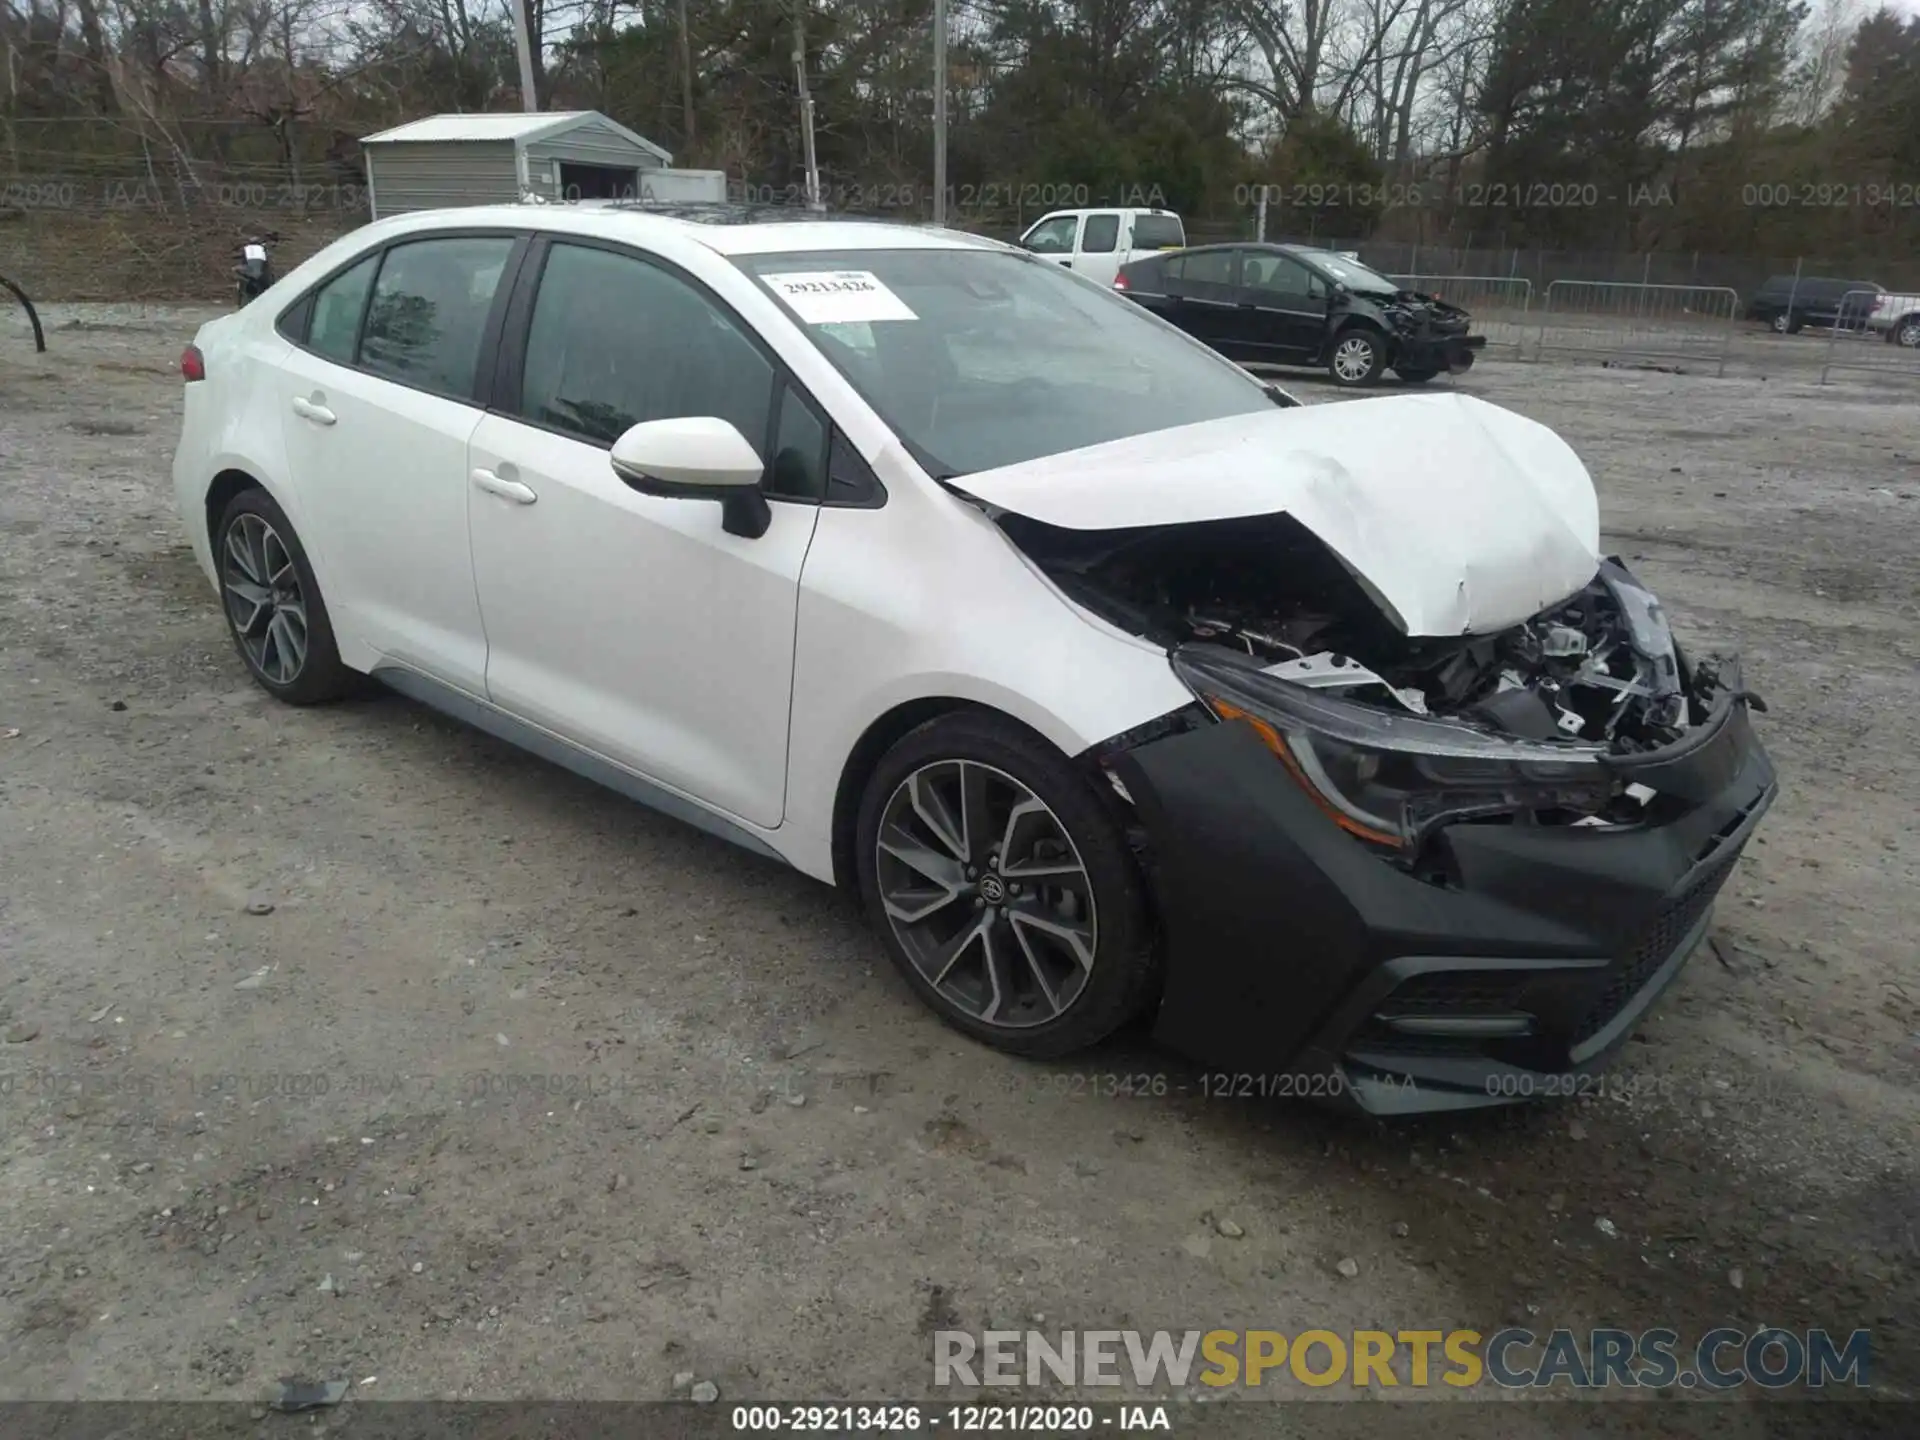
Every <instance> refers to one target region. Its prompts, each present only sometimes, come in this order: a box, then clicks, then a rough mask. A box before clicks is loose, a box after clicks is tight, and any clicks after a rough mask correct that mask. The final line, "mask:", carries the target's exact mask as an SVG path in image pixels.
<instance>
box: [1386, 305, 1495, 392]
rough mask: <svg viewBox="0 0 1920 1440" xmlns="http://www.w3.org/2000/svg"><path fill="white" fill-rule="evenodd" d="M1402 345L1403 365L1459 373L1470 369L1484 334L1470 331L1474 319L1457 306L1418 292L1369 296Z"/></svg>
mask: <svg viewBox="0 0 1920 1440" xmlns="http://www.w3.org/2000/svg"><path fill="white" fill-rule="evenodd" d="M1368 298H1369V299H1370V300H1371V301H1372V303H1373V305H1374V307H1375V308H1376V309H1377V310H1378V311H1379V313H1380V318H1381V319H1383V320H1385V321H1386V323H1387V325H1388V327H1389V328H1390V329H1391V330H1392V331H1393V333H1394V336H1395V338H1396V339H1397V341H1398V342H1399V344H1398V347H1397V353H1398V356H1399V359H1400V361H1401V363H1403V364H1407V365H1411V366H1414V367H1416V368H1422V369H1427V368H1430V369H1435V370H1448V371H1453V372H1459V371H1462V370H1468V369H1471V368H1472V366H1473V362H1474V357H1475V353H1476V352H1477V351H1479V350H1480V349H1482V348H1484V347H1485V345H1486V343H1487V340H1486V337H1485V336H1484V335H1472V334H1469V333H1468V332H1469V331H1470V330H1471V329H1472V326H1473V317H1472V316H1471V315H1469V314H1468V313H1467V312H1466V311H1465V310H1463V309H1461V308H1460V307H1459V306H1458V305H1453V304H1450V303H1448V302H1447V301H1445V300H1442V299H1441V298H1440V297H1439V296H1437V295H1428V294H1426V293H1424V292H1422V291H1418V290H1397V291H1395V292H1394V293H1393V294H1392V295H1371V296H1369V297H1368Z"/></svg>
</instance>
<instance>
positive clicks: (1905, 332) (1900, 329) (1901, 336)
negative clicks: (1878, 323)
mask: <svg viewBox="0 0 1920 1440" xmlns="http://www.w3.org/2000/svg"><path fill="white" fill-rule="evenodd" d="M1887 338H1888V339H1889V340H1891V341H1892V342H1893V343H1894V344H1896V345H1898V346H1900V347H1902V348H1903V349H1907V350H1920V315H1908V316H1907V317H1905V318H1904V319H1903V320H1901V321H1900V323H1899V324H1898V325H1895V326H1894V327H1893V329H1891V330H1889V331H1888V332H1887Z"/></svg>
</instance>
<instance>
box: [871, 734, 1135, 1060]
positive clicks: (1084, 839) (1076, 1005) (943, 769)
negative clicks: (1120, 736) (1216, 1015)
mask: <svg viewBox="0 0 1920 1440" xmlns="http://www.w3.org/2000/svg"><path fill="white" fill-rule="evenodd" d="M967 766H973V767H978V768H977V769H976V770H975V771H973V772H972V773H974V774H978V773H980V771H981V770H984V771H985V772H987V773H988V774H990V775H997V777H998V778H997V779H995V780H994V782H993V783H994V784H996V785H1000V784H1002V782H1008V781H1010V782H1013V783H1014V784H1016V785H1017V786H1018V787H1024V789H1025V790H1026V791H1028V792H1030V795H1031V797H1033V798H1037V799H1038V800H1040V801H1041V802H1043V803H1044V806H1045V808H1046V811H1047V812H1048V814H1047V815H1046V816H1045V817H1044V819H1045V822H1046V823H1047V824H1048V825H1049V826H1051V825H1057V826H1058V829H1059V831H1060V832H1061V833H1062V834H1063V835H1064V837H1065V839H1066V840H1067V842H1069V844H1070V847H1071V853H1070V856H1069V857H1067V858H1070V859H1071V860H1073V861H1077V862H1078V865H1079V869H1080V874H1081V875H1082V876H1083V878H1084V882H1085V884H1086V886H1087V887H1088V889H1089V892H1090V894H1091V897H1092V905H1091V913H1090V914H1088V915H1086V916H1085V924H1086V928H1087V930H1088V931H1089V932H1090V933H1091V935H1092V938H1093V943H1092V945H1091V946H1090V947H1089V948H1090V950H1091V954H1092V961H1091V963H1090V964H1088V963H1086V962H1084V961H1083V962H1081V963H1080V966H1079V967H1078V968H1077V969H1075V968H1073V967H1069V975H1068V979H1069V981H1070V982H1071V984H1073V985H1077V990H1076V991H1075V993H1073V994H1072V997H1071V999H1069V1000H1067V1001H1066V1002H1065V1003H1064V1005H1059V1004H1058V1002H1057V1001H1056V999H1055V993H1056V991H1058V992H1059V994H1061V995H1065V994H1066V993H1067V988H1068V987H1067V986H1066V985H1062V984H1059V983H1058V977H1057V976H1056V983H1055V984H1054V985H1052V986H1049V985H1048V983H1047V980H1046V978H1045V975H1044V973H1043V972H1044V968H1045V967H1044V966H1043V963H1042V960H1043V959H1044V958H1048V957H1044V956H1043V957H1041V958H1036V957H1035V953H1034V952H1035V947H1034V946H1033V945H1032V944H1031V942H1030V941H1029V942H1027V943H1025V944H1022V945H1021V946H1020V947H1019V948H1013V942H1011V941H1009V942H1005V943H1007V944H1008V945H1009V948H1008V949H1007V950H1006V951H1005V957H1006V958H1005V959H1003V961H1002V965H1003V966H1011V967H1012V970H1013V971H1014V972H1017V973H1012V974H1010V975H1009V976H1008V978H1009V980H1010V983H1011V985H1012V987H1013V988H1014V989H1015V996H1016V1001H1017V1002H1018V1003H1013V1004H1008V1005H1007V1006H1006V1007H1005V1013H1006V1021H1005V1022H1004V1023H996V1022H995V1021H993V1020H983V1019H982V1018H981V1014H980V1013H975V1011H974V1010H973V1009H971V1008H969V1007H968V1006H967V1005H966V1004H964V1003H962V1001H961V1000H960V999H958V998H956V997H955V996H953V995H949V994H948V993H947V991H946V990H943V989H940V988H937V987H936V985H935V984H934V983H933V980H932V979H930V978H929V976H928V975H927V974H925V973H923V971H922V970H921V968H920V965H919V964H917V963H916V962H915V959H914V956H913V954H912V953H911V952H910V951H909V949H908V945H907V944H906V943H903V940H902V935H901V929H902V927H899V926H896V923H895V921H894V919H893V917H892V916H891V915H890V914H889V912H888V909H887V903H886V900H885V899H884V898H883V895H882V878H881V865H882V861H883V854H882V850H881V847H880V839H881V829H882V824H883V822H884V821H888V820H889V816H890V814H891V815H893V816H894V817H895V818H897V816H898V811H897V810H891V809H890V807H893V806H894V805H895V802H896V800H899V799H900V798H901V797H903V796H904V797H907V798H906V801H905V802H904V803H908V804H910V803H911V797H912V794H913V792H912V791H910V790H908V789H907V785H908V781H909V779H910V777H915V776H916V775H918V776H923V777H927V776H932V777H938V776H940V775H942V774H944V773H947V772H949V771H957V772H958V773H959V774H961V775H963V776H964V775H965V774H967V773H968V771H967V770H966V768H965V767H967ZM962 783H964V781H963V782H962ZM999 828H1000V827H999V821H998V819H997V817H993V816H990V818H989V823H988V825H987V826H985V827H983V829H984V830H985V831H987V832H992V831H995V830H997V829H999ZM968 830H969V826H968V825H967V823H966V822H965V821H964V820H962V821H961V822H960V825H959V831H960V834H961V835H962V836H963V837H964V836H966V835H967V832H968ZM889 833H890V834H891V833H895V832H894V831H893V830H892V829H891V828H890V830H889ZM1003 833H1004V834H1005V835H1006V836H1007V837H1009V838H1011V837H1014V836H1015V834H1016V828H1015V825H1014V824H1013V823H1011V822H1008V823H1006V824H1005V826H1004V831H1003ZM949 848H950V849H951V848H953V847H949ZM984 848H985V847H984V846H983V845H980V844H979V842H977V841H976V842H974V844H973V846H972V847H971V853H970V854H969V859H972V860H979V859H981V856H980V855H979V853H978V851H979V850H980V849H984ZM1009 848H1010V849H1011V848H1012V847H1011V846H1009ZM856 852H857V863H858V866H859V879H860V894H861V898H862V900H863V902H864V903H865V906H866V910H867V915H868V918H869V920H870V922H871V923H872V925H873V927H874V929H875V931H876V932H877V933H878V934H879V936H880V940H881V943H882V944H883V945H885V946H886V948H887V953H888V954H889V955H890V956H891V957H892V959H893V962H894V964H895V966H896V967H898V969H899V971H900V973H901V975H902V976H904V977H905V979H906V981H907V984H908V985H909V986H910V987H911V988H912V989H913V990H914V992H915V993H916V994H918V995H919V996H920V998H921V999H922V1000H923V1001H925V1002H926V1004H927V1005H928V1007H929V1008H931V1009H932V1010H933V1011H934V1012H935V1013H936V1014H937V1015H939V1016H940V1018H941V1019H943V1020H945V1021H946V1022H947V1023H948V1024H949V1025H951V1026H953V1027H954V1028H955V1029H957V1030H960V1031H962V1032H963V1033H965V1034H967V1035H970V1036H972V1037H973V1038H974V1039H976V1040H981V1041H984V1042H985V1043H987V1044H989V1045H992V1046H994V1047H995V1048H996V1049H1000V1050H1005V1051H1008V1052H1010V1053H1012V1054H1015V1055H1024V1056H1029V1057H1033V1058H1038V1059H1048V1058H1052V1057H1055V1056H1060V1055H1067V1054H1070V1053H1072V1052H1074V1051H1076V1050H1082V1049H1085V1048H1086V1047H1087V1046H1089V1045H1092V1044H1094V1043H1095V1042H1097V1041H1099V1040H1102V1039H1104V1038H1106V1037H1107V1036H1108V1035H1110V1034H1112V1033H1113V1032H1114V1031H1115V1030H1117V1029H1118V1028H1119V1027H1120V1026H1122V1025H1124V1024H1125V1023H1126V1022H1127V1021H1128V1020H1130V1019H1132V1018H1133V1017H1134V1016H1135V1015H1136V1014H1138V1013H1139V1012H1140V1010H1141V1009H1142V1008H1143V1007H1144V1006H1145V1005H1146V1003H1147V1002H1148V1000H1149V999H1150V998H1151V997H1152V996H1153V994H1154V993H1155V992H1156V989H1157V986H1158V981H1159V957H1158V953H1157V950H1156V947H1155V942H1154V933H1153V926H1152V921H1151V916H1150V911H1149V907H1148V903H1147V892H1146V885H1145V881H1144V879H1143V878H1142V876H1141V874H1140V869H1139V866H1138V865H1137V863H1136V862H1135V860H1134V857H1133V852H1132V850H1131V849H1130V848H1129V847H1128V845H1127V841H1126V837H1125V835H1124V833H1123V830H1122V827H1121V823H1120V820H1119V819H1118V817H1117V816H1116V815H1115V813H1114V802H1112V801H1109V800H1108V799H1107V798H1106V797H1104V796H1103V795H1102V794H1101V793H1100V792H1099V790H1098V789H1097V788H1096V787H1095V785H1094V784H1093V782H1092V781H1090V780H1089V779H1088V778H1087V777H1086V776H1085V775H1083V774H1082V773H1081V772H1080V771H1079V770H1077V769H1076V768H1075V767H1074V766H1073V765H1072V763H1071V762H1069V761H1068V760H1067V758H1066V757H1065V756H1063V755H1061V754H1060V753H1059V751H1057V750H1056V749H1054V748H1053V746H1051V745H1049V744H1048V743H1047V742H1046V741H1045V740H1042V739H1040V738H1039V737H1037V736H1035V735H1034V734H1033V733H1032V732H1030V731H1028V730H1026V729H1024V728H1023V727H1021V726H1019V725H1017V724H1015V723H1014V722H1012V721H1011V720H1008V719H1006V718H1005V717H1003V716H999V715H993V714H989V713H987V712H984V711H958V712H954V713H951V714H948V715H943V716H941V717H939V718H938V719H935V720H930V721H928V722H927V723H926V724H925V725H922V726H920V727H919V728H918V729H916V730H913V731H911V732H909V733H908V734H907V735H905V736H903V737H902V738H901V739H900V740H899V741H898V742H896V743H895V745H894V746H893V748H892V749H891V750H889V751H888V752H887V753H886V754H885V755H884V756H883V757H881V760H880V763H879V765H878V766H877V767H876V768H875V770H874V772H873V774H872V776H871V777H870V778H869V779H868V781H867V787H866V791H865V793H864V794H863V795H862V797H861V801H860V813H859V821H858V829H857V841H856ZM896 853H897V852H896V851H892V850H890V851H888V852H887V853H886V856H885V860H886V863H887V864H888V866H889V868H890V870H892V871H894V872H896V875H897V873H898V872H899V870H900V866H899V862H898V861H897V860H896V859H894V855H895V854H896ZM997 853H998V847H997V846H996V847H995V850H994V854H995V855H997ZM1056 853H1057V852H1056ZM935 858H938V859H940V860H941V863H942V864H950V863H952V862H950V861H949V860H947V859H946V857H943V856H942V857H935ZM909 868H912V867H909ZM919 873H920V874H925V873H927V872H925V871H920V872H919ZM1019 873H1021V872H1020V871H1019V870H1017V869H1015V868H1014V867H1013V866H1012V865H1009V867H1008V874H1009V876H1012V875H1016V874H1019ZM965 874H966V876H967V883H966V886H965V888H964V890H963V891H960V892H958V893H953V894H951V895H950V898H949V900H947V901H937V902H936V909H937V910H942V911H943V921H942V923H950V924H951V925H952V928H953V929H954V931H955V932H957V933H964V932H965V931H966V930H967V928H968V927H970V926H973V927H977V926H979V925H981V924H982V923H983V922H984V923H987V924H989V925H990V926H991V927H992V934H993V935H1000V934H1002V927H1001V926H1000V922H998V921H994V920H993V919H992V916H994V915H998V914H1001V913H1003V912H1002V911H1001V910H1000V909H999V908H998V907H997V906H995V907H989V908H987V909H984V910H983V909H982V908H981V907H982V905H983V901H982V900H981V899H980V896H979V895H978V894H976V893H975V892H976V888H980V887H984V886H985V885H986V884H987V881H986V878H985V877H986V874H987V870H986V868H985V867H984V866H983V867H982V869H981V871H980V876H981V878H980V882H979V887H976V885H975V884H974V882H973V875H974V872H973V871H972V870H971V869H969V870H966V872H965ZM993 874H994V875H995V877H996V878H997V877H998V874H999V870H998V865H997V863H995V864H994V867H993ZM956 878H957V877H956ZM935 884H936V890H938V889H939V888H941V887H939V885H938V882H935ZM1010 888H1011V889H1012V890H1013V891H1014V892H1016V893H1017V892H1018V891H1019V890H1020V888H1021V887H1020V886H1019V885H1018V884H1013V885H1011V886H1010ZM1033 888H1034V890H1035V892H1036V893H1035V894H1034V895H1033V896H1032V897H1031V898H1030V899H1028V900H1025V901H1019V902H1016V901H1014V900H1012V899H1011V898H1009V899H1008V900H1007V901H1006V908H1005V912H1004V913H1006V914H1007V915H1008V916H1009V917H1011V914H1012V912H1013V910H1014V909H1015V907H1016V905H1026V906H1039V905H1041V904H1042V902H1043V898H1044V897H1043V896H1042V895H1041V894H1040V893H1039V891H1041V890H1042V889H1043V888H1045V887H1044V886H1041V885H1036V886H1034V887H1033ZM894 893H896V894H898V893H899V892H898V891H897V890H896V891H895V892H894ZM1041 913H1046V912H1044V911H1043V912H1041ZM927 923H928V925H929V926H930V925H931V924H932V923H933V922H931V921H929V922H927ZM907 928H908V930H909V933H911V927H907ZM1004 933H1005V934H1008V935H1013V936H1014V938H1015V940H1019V939H1020V935H1019V933H1018V931H1017V927H1016V926H1015V925H1014V923H1013V921H1012V919H1011V918H1009V919H1008V920H1007V922H1006V924H1005V926H1004ZM1031 933H1032V932H1031V931H1030V930H1029V931H1027V932H1026V934H1028V935H1029V936H1031ZM989 943H990V939H989V941H988V942H982V943H981V945H980V947H978V951H977V953H976V947H975V946H974V945H972V944H969V945H966V946H964V947H962V948H961V951H960V953H961V954H962V955H963V956H970V957H971V958H969V959H966V960H964V961H953V962H950V964H949V965H948V969H950V970H959V969H960V968H961V966H962V964H963V963H964V964H966V965H967V967H968V970H969V971H971V970H973V969H978V970H979V971H980V972H981V975H982V977H984V976H985V975H986V972H987V971H988V969H989V968H990V966H989V965H988V964H987V963H986V962H985V961H984V959H983V958H982V957H983V956H984V955H985V954H987V953H994V952H990V951H988V950H987V949H986V946H987V945H988V944H989ZM945 973H946V972H945V971H943V972H942V975H943V976H944V974H945ZM967 978H968V977H967V975H965V974H963V975H962V976H961V977H960V979H959V980H956V981H954V982H953V984H952V987H951V988H954V989H956V990H958V989H961V988H963V986H964V984H965V982H966V980H967ZM990 983H991V984H992V991H991V994H992V1003H991V1004H990V1005H988V1006H986V1007H983V1010H982V1013H986V1012H987V1011H990V1010H993V1009H995V1008H998V1007H1000V1006H1001V1003H1002V994H1003V992H1002V988H1001V985H1000V983H999V979H998V978H995V979H993V980H992V981H991V982H990ZM1022 986H1024V989H1025V996H1024V998H1021V988H1020V987H1022ZM1042 992H1044V994H1043V993H1042ZM1049 1002H1052V1003H1051V1004H1050V1003H1049ZM1055 1006H1057V1008H1058V1013H1053V1014H1051V1017H1050V1018H1047V1016H1048V1012H1049V1010H1050V1009H1051V1008H1054V1007H1055Z"/></svg>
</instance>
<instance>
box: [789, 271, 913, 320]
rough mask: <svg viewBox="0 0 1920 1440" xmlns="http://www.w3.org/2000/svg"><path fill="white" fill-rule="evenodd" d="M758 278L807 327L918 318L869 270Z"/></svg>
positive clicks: (796, 273) (792, 273) (799, 272)
mask: <svg viewBox="0 0 1920 1440" xmlns="http://www.w3.org/2000/svg"><path fill="white" fill-rule="evenodd" d="M760 278H761V280H762V281H764V282H765V284H766V286H767V288H768V289H769V290H771V291H773V293H774V294H776V295H778V296H779V297H780V298H781V299H782V300H784V301H786V302H787V304H789V305H791V306H792V307H793V313H794V314H796V315H798V316H799V317H800V318H801V319H802V320H803V321H805V322H806V323H807V324H809V325H844V324H847V323H850V322H859V321H872V320H918V319H919V318H920V317H919V316H918V315H915V314H914V313H913V311H911V310H909V309H908V308H907V304H906V302H905V301H904V300H902V299H901V298H900V297H899V296H898V295H896V294H894V293H893V291H891V290H889V289H888V288H887V287H886V286H885V285H883V284H881V283H880V279H879V277H878V276H876V275H875V274H874V273H873V272H872V271H871V270H792V271H787V272H785V273H784V274H780V275H762V276H761V277H760Z"/></svg>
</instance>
